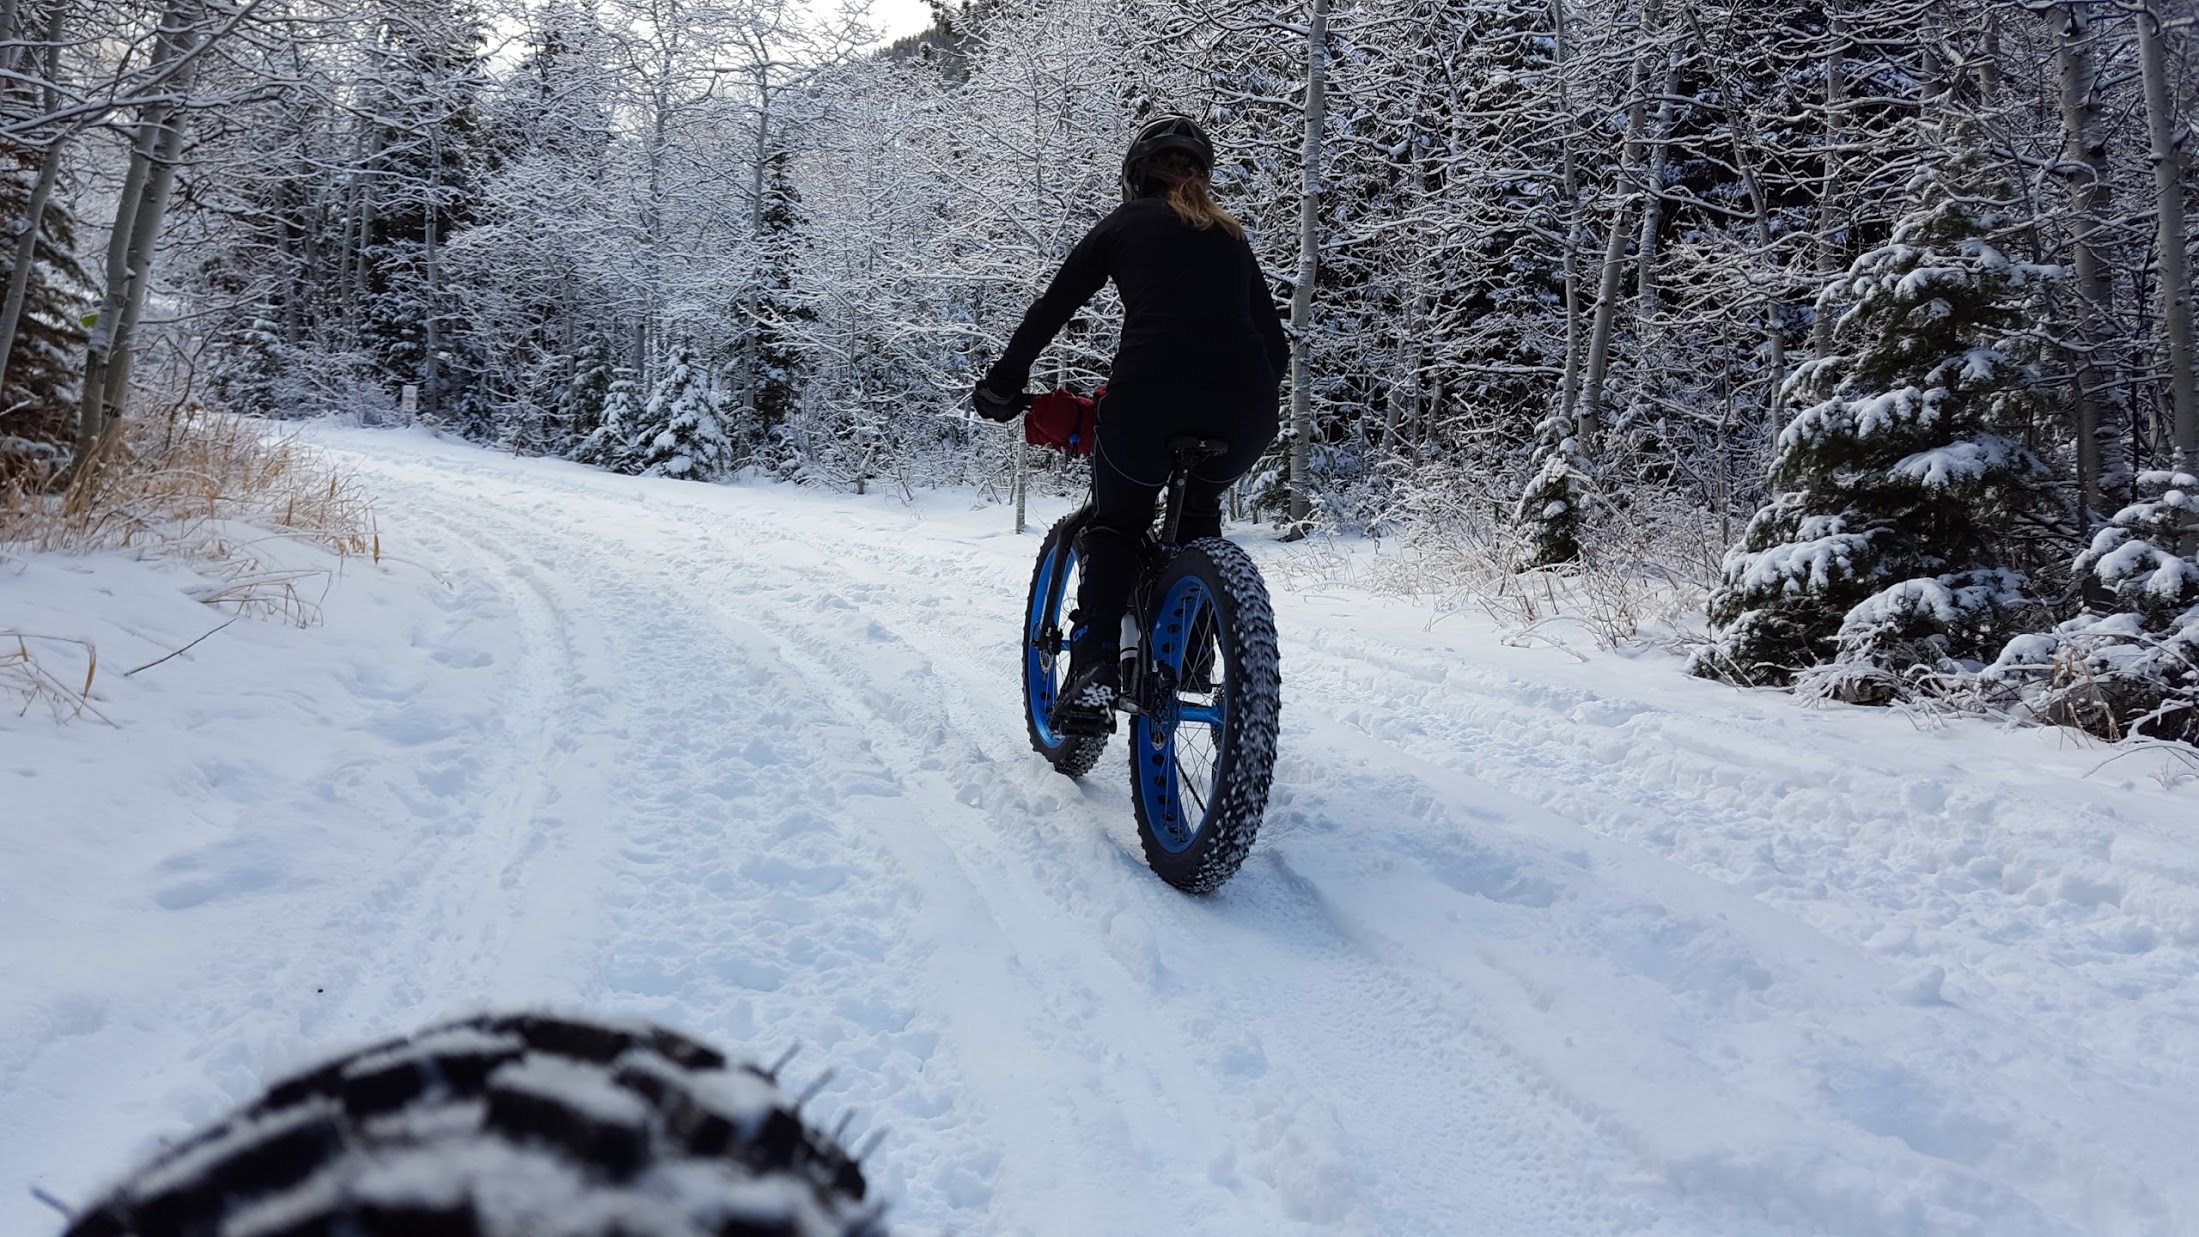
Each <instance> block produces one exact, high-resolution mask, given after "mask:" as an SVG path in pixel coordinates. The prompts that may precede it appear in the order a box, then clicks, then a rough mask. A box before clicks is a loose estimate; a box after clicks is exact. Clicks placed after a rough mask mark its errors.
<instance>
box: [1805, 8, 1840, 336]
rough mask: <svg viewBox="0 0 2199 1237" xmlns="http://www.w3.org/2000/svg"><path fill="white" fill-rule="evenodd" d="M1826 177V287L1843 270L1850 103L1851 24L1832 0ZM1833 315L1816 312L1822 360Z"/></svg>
mask: <svg viewBox="0 0 2199 1237" xmlns="http://www.w3.org/2000/svg"><path fill="white" fill-rule="evenodd" d="M1825 35H1826V46H1825V172H1824V175H1825V179H1824V182H1823V184H1822V186H1821V187H1820V188H1819V190H1818V193H1817V275H1818V279H1817V286H1818V287H1819V288H1820V289H1822V288H1823V287H1824V286H1825V285H1827V284H1829V283H1831V282H1832V281H1833V280H1834V279H1835V278H1837V277H1838V276H1839V274H1840V270H1841V265H1842V264H1841V262H1840V246H1839V245H1838V243H1836V242H1835V241H1834V240H1833V234H1834V233H1835V232H1836V231H1838V230H1839V227H1840V207H1839V200H1840V177H1841V176H1842V174H1843V170H1842V168H1841V165H1840V140H1841V129H1842V123H1841V122H1842V119H1843V113H1844V112H1845V111H1846V109H1847V106H1848V65H1847V55H1848V48H1847V38H1848V32H1847V24H1846V23H1845V22H1843V21H1842V20H1841V18H1840V13H1839V11H1838V10H1837V8H1835V7H1834V4H1833V3H1832V2H1831V0H1828V3H1827V5H1826V12H1825ZM1832 329H1833V324H1832V319H1831V318H1828V317H1826V316H1825V314H1824V312H1823V311H1822V309H1820V310H1819V311H1817V312H1816V313H1814V314H1812V316H1811V321H1810V348H1811V351H1812V352H1814V353H1815V354H1816V356H1817V359H1818V360H1820V361H1822V360H1824V359H1825V358H1826V357H1828V356H1830V355H1831V354H1832V338H1833V331H1832Z"/></svg>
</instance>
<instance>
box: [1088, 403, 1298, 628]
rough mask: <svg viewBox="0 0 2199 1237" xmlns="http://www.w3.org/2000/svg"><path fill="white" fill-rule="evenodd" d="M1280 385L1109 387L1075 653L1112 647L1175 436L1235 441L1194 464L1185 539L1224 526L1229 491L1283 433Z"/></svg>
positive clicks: (1181, 530) (1096, 455)
mask: <svg viewBox="0 0 2199 1237" xmlns="http://www.w3.org/2000/svg"><path fill="white" fill-rule="evenodd" d="M1276 428H1277V426H1276V419H1275V393H1274V392H1273V391H1272V390H1269V391H1266V392H1260V393H1255V394H1254V395H1253V397H1252V398H1249V399H1248V398H1245V397H1244V396H1241V395H1240V396H1237V397H1235V398H1231V397H1230V396H1229V395H1226V394H1224V395H1217V394H1214V393H1203V394H1202V393H1183V394H1181V395H1177V396H1175V397H1174V398H1168V397H1163V398H1146V397H1143V395H1142V393H1139V392H1120V393H1118V392H1117V391H1115V390H1113V389H1110V390H1109V391H1108V393H1107V398H1106V400H1105V401H1104V402H1102V403H1101V405H1100V426H1099V449H1098V450H1097V451H1095V452H1093V454H1092V518H1091V519H1090V520H1087V521H1086V522H1085V525H1084V540H1083V549H1082V551H1081V553H1082V556H1083V557H1082V561H1081V563H1080V567H1079V570H1080V571H1081V572H1082V576H1083V579H1082V582H1081V583H1080V584H1079V585H1078V586H1077V611H1078V617H1079V618H1080V619H1081V620H1082V627H1081V630H1080V631H1079V632H1078V634H1077V637H1076V643H1075V646H1074V647H1073V648H1072V649H1071V650H1070V660H1071V662H1072V663H1074V664H1076V665H1078V666H1080V667H1081V666H1083V665H1087V664H1089V663H1090V662H1091V660H1092V659H1093V658H1095V657H1102V656H1105V655H1107V654H1108V653H1110V652H1112V651H1113V650H1114V649H1115V648H1116V646H1117V641H1118V640H1119V638H1120V634H1121V627H1122V614H1123V611H1125V610H1127V609H1129V607H1130V590H1131V589H1132V588H1134V587H1136V585H1137V582H1138V553H1139V546H1140V544H1141V543H1142V542H1143V541H1144V539H1145V534H1146V530H1148V529H1150V528H1151V527H1152V526H1153V508H1154V503H1155V501H1156V500H1157V499H1158V498H1159V497H1160V494H1161V491H1162V490H1163V489H1165V488H1167V486H1168V474H1169V473H1170V472H1172V471H1174V470H1175V466H1176V460H1175V457H1174V456H1173V455H1172V454H1171V453H1170V452H1169V449H1168V440H1169V439H1170V438H1173V437H1175V436H1177V435H1179V434H1198V435H1201V436H1203V437H1209V438H1219V439H1221V440H1223V441H1225V442H1227V443H1228V444H1229V450H1228V451H1226V452H1224V453H1222V454H1221V455H1218V456H1215V457H1213V458H1211V459H1208V460H1206V461H1204V462H1202V463H1201V464H1199V466H1198V467H1196V468H1194V469H1192V471H1191V476H1190V477H1189V478H1188V479H1187V480H1186V481H1185V483H1184V504H1183V518H1182V521H1181V523H1180V525H1179V527H1178V529H1177V538H1178V539H1179V540H1180V541H1184V542H1190V541H1196V540H1198V539H1199V538H1201V537H1219V536H1221V534H1222V492H1223V491H1224V490H1227V489H1228V488H1229V485H1230V483H1231V482H1233V481H1235V480H1236V479H1237V478H1239V477H1241V476H1243V475H1244V474H1245V471H1246V470H1247V469H1249V468H1251V467H1252V465H1253V463H1254V462H1255V461H1257V460H1258V459H1259V458H1260V453H1261V452H1263V451H1265V450H1267V445H1268V444H1269V443H1270V442H1273V441H1274V440H1275V431H1276Z"/></svg>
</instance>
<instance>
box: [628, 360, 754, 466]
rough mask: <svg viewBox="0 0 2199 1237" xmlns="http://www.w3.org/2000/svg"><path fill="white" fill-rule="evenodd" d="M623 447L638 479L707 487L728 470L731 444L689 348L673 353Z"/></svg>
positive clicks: (731, 449) (730, 460)
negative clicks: (680, 481)
mask: <svg viewBox="0 0 2199 1237" xmlns="http://www.w3.org/2000/svg"><path fill="white" fill-rule="evenodd" d="M627 441H628V443H629V444H631V445H630V447H629V449H628V458H629V459H630V461H631V462H632V465H633V467H632V471H634V472H638V473H640V474H642V475H643V476H649V477H680V478H684V479H686V480H689V481H712V480H715V479H717V478H719V477H722V476H724V475H725V474H726V473H727V472H729V471H731V470H732V466H733V443H732V440H731V439H730V438H728V437H727V436H726V432H725V423H724V421H723V420H722V419H721V417H720V416H719V413H718V409H717V406H716V404H715V402H714V401H713V400H712V399H711V397H710V389H709V384H708V382H707V381H706V380H705V375H704V373H703V371H702V367H701V366H699V365H697V364H696V363H695V350H694V349H693V348H692V347H691V346H689V345H687V344H681V345H680V346H679V347H678V348H676V349H674V350H673V352H672V357H671V361H670V363H669V364H668V365H666V366H665V371H664V377H663V378H661V379H659V380H658V382H657V385H656V388H655V389H654V390H652V391H650V392H649V402H648V403H647V404H644V405H643V406H642V410H641V417H640V420H639V422H638V423H637V424H636V425H635V426H634V427H633V429H632V430H631V431H630V432H629V435H628V438H627Z"/></svg>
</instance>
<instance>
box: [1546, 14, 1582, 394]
mask: <svg viewBox="0 0 2199 1237" xmlns="http://www.w3.org/2000/svg"><path fill="white" fill-rule="evenodd" d="M1550 44H1551V53H1552V63H1553V70H1554V72H1555V73H1556V75H1557V83H1558V114H1559V115H1560V116H1562V117H1564V121H1563V127H1562V128H1561V129H1559V131H1558V133H1559V137H1558V142H1559V145H1558V166H1559V183H1560V184H1561V185H1563V187H1564V191H1565V209H1566V214H1565V251H1564V253H1563V254H1562V255H1561V257H1560V261H1561V262H1563V264H1564V272H1565V275H1564V278H1565V373H1564V376H1563V377H1562V378H1560V379H1559V381H1558V414H1559V415H1560V416H1566V417H1570V416H1572V415H1573V403H1574V401H1575V400H1576V399H1578V398H1579V395H1580V383H1581V280H1580V236H1581V226H1582V224H1581V210H1582V207H1581V190H1580V172H1579V169H1578V167H1577V166H1576V165H1575V163H1574V153H1573V106H1572V103H1571V101H1570V99H1569V98H1568V91H1567V89H1566V80H1565V73H1566V65H1565V0H1550Z"/></svg>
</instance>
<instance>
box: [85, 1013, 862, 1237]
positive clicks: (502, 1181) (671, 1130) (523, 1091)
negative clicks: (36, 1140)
mask: <svg viewBox="0 0 2199 1237" xmlns="http://www.w3.org/2000/svg"><path fill="white" fill-rule="evenodd" d="M864 1194H865V1187H864V1181H863V1174H862V1170H861V1169H860V1167H859V1166H858V1165H857V1164H856V1162H855V1159H854V1157H853V1156H851V1155H849V1154H848V1153H847V1152H846V1151H845V1150H843V1149H842V1148H841V1147H840V1146H839V1145H838V1143H837V1142H836V1141H835V1140H834V1139H833V1138H832V1137H831V1136H829V1135H827V1134H824V1133H822V1132H820V1131H818V1130H814V1129H811V1128H810V1127H809V1126H808V1125H807V1124H806V1123H804V1121H803V1120H802V1118H801V1115H800V1113H799V1112H797V1111H796V1108H795V1105H794V1104H793V1103H792V1102H791V1101H789V1100H788V1099H787V1097H786V1096H784V1095H783V1094H781V1092H780V1091H779V1088H778V1087H777V1086H776V1085H775V1083H774V1080H773V1078H772V1076H771V1074H770V1073H769V1072H768V1071H766V1070H764V1069H761V1068H759V1067H757V1066H755V1065H750V1064H744V1063H729V1062H727V1060H726V1059H725V1057H724V1056H723V1055H722V1054H720V1053H719V1052H717V1051H716V1050H715V1049H712V1048H710V1047H708V1046H707V1045H704V1044H700V1043H697V1042H696V1041H694V1040H691V1039H688V1038H686V1037H684V1036H681V1035H678V1034H675V1033H673V1032H671V1031H667V1030H664V1029H663V1028H661V1027H655V1026H650V1025H647V1024H640V1023H636V1024H617V1023H601V1022H594V1021H581V1020H576V1019H571V1018H564V1017H554V1016H549V1015H541V1014H512V1015H489V1016H483V1017H478V1018H470V1019H465V1020H462V1021H458V1022H452V1023H447V1024H444V1025H441V1026H436V1027H431V1028H429V1029H428V1030H425V1031H422V1032H420V1033H419V1034H416V1035H412V1036H408V1037H406V1038H403V1039H397V1040H391V1041H388V1042H386V1043H381V1044H376V1045H374V1046H372V1047H369V1048H365V1049H362V1050H360V1051H357V1052H353V1053H350V1054H348V1055H346V1056H344V1057H341V1058H338V1059H337V1060H334V1061H330V1062H328V1063H327V1064H325V1065H321V1066H319V1067H317V1068H315V1069H312V1070H309V1071H307V1072H306V1073H303V1074H299V1075H297V1076H295V1077H292V1078H289V1079H287V1080H285V1081H282V1082H279V1083H277V1084H275V1085H274V1086H273V1087H271V1088H269V1089H268V1091H267V1093H266V1094H265V1095H264V1096H262V1097H261V1098H260V1099H259V1100H258V1101H257V1102H255V1103H253V1104H250V1105H248V1106H246V1107H245V1108H243V1109H241V1110H240V1111H238V1112H236V1113H233V1114H231V1115H230V1116H229V1117H227V1118H225V1119H224V1120H222V1121H220V1122H218V1123H216V1124H215V1125H213V1126H212V1127H210V1128H208V1129H205V1130H201V1131H199V1132H197V1133H195V1134H193V1135H192V1136H191V1137H189V1138H187V1139H185V1140H184V1141H183V1142H181V1143H179V1144H177V1145H176V1146H173V1147H171V1148H168V1149H167V1150H165V1151H163V1152H161V1153H160V1154H159V1155H158V1156H156V1157H155V1158H154V1159H153V1160H152V1161H151V1162H149V1163H147V1164H145V1165H144V1166H142V1167H141V1168H139V1169H138V1170H137V1171H136V1172H134V1173H132V1174H130V1176H129V1177H128V1178H126V1179H125V1180H124V1181H122V1182H121V1184H119V1185H117V1186H116V1187H115V1188H114V1189H113V1190H112V1191H111V1192H109V1193H108V1194H107V1196H106V1197H104V1198H102V1199H100V1200H99V1201H97V1202H96V1203H94V1204H92V1205H91V1206H90V1207H87V1208H86V1209H85V1210H84V1211H83V1212H82V1213H81V1214H80V1215H79V1216H78V1217H77V1218H76V1219H75V1221H74V1222H73V1223H72V1224H71V1225H70V1227H69V1229H68V1232H67V1237H121V1235H123V1234H133V1235H136V1237H308V1235H312V1237H446V1235H448V1237H523V1235H524V1237H614V1235H615V1237H699V1235H703V1234H709V1235H711V1237H827V1235H830V1237H875V1235H880V1234H883V1233H884V1232H885V1231H886V1230H885V1227H884V1224H883V1222H882V1220H881V1219H880V1210H881V1209H880V1207H879V1206H877V1205H876V1204H872V1203H868V1202H866V1201H865V1199H864Z"/></svg>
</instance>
